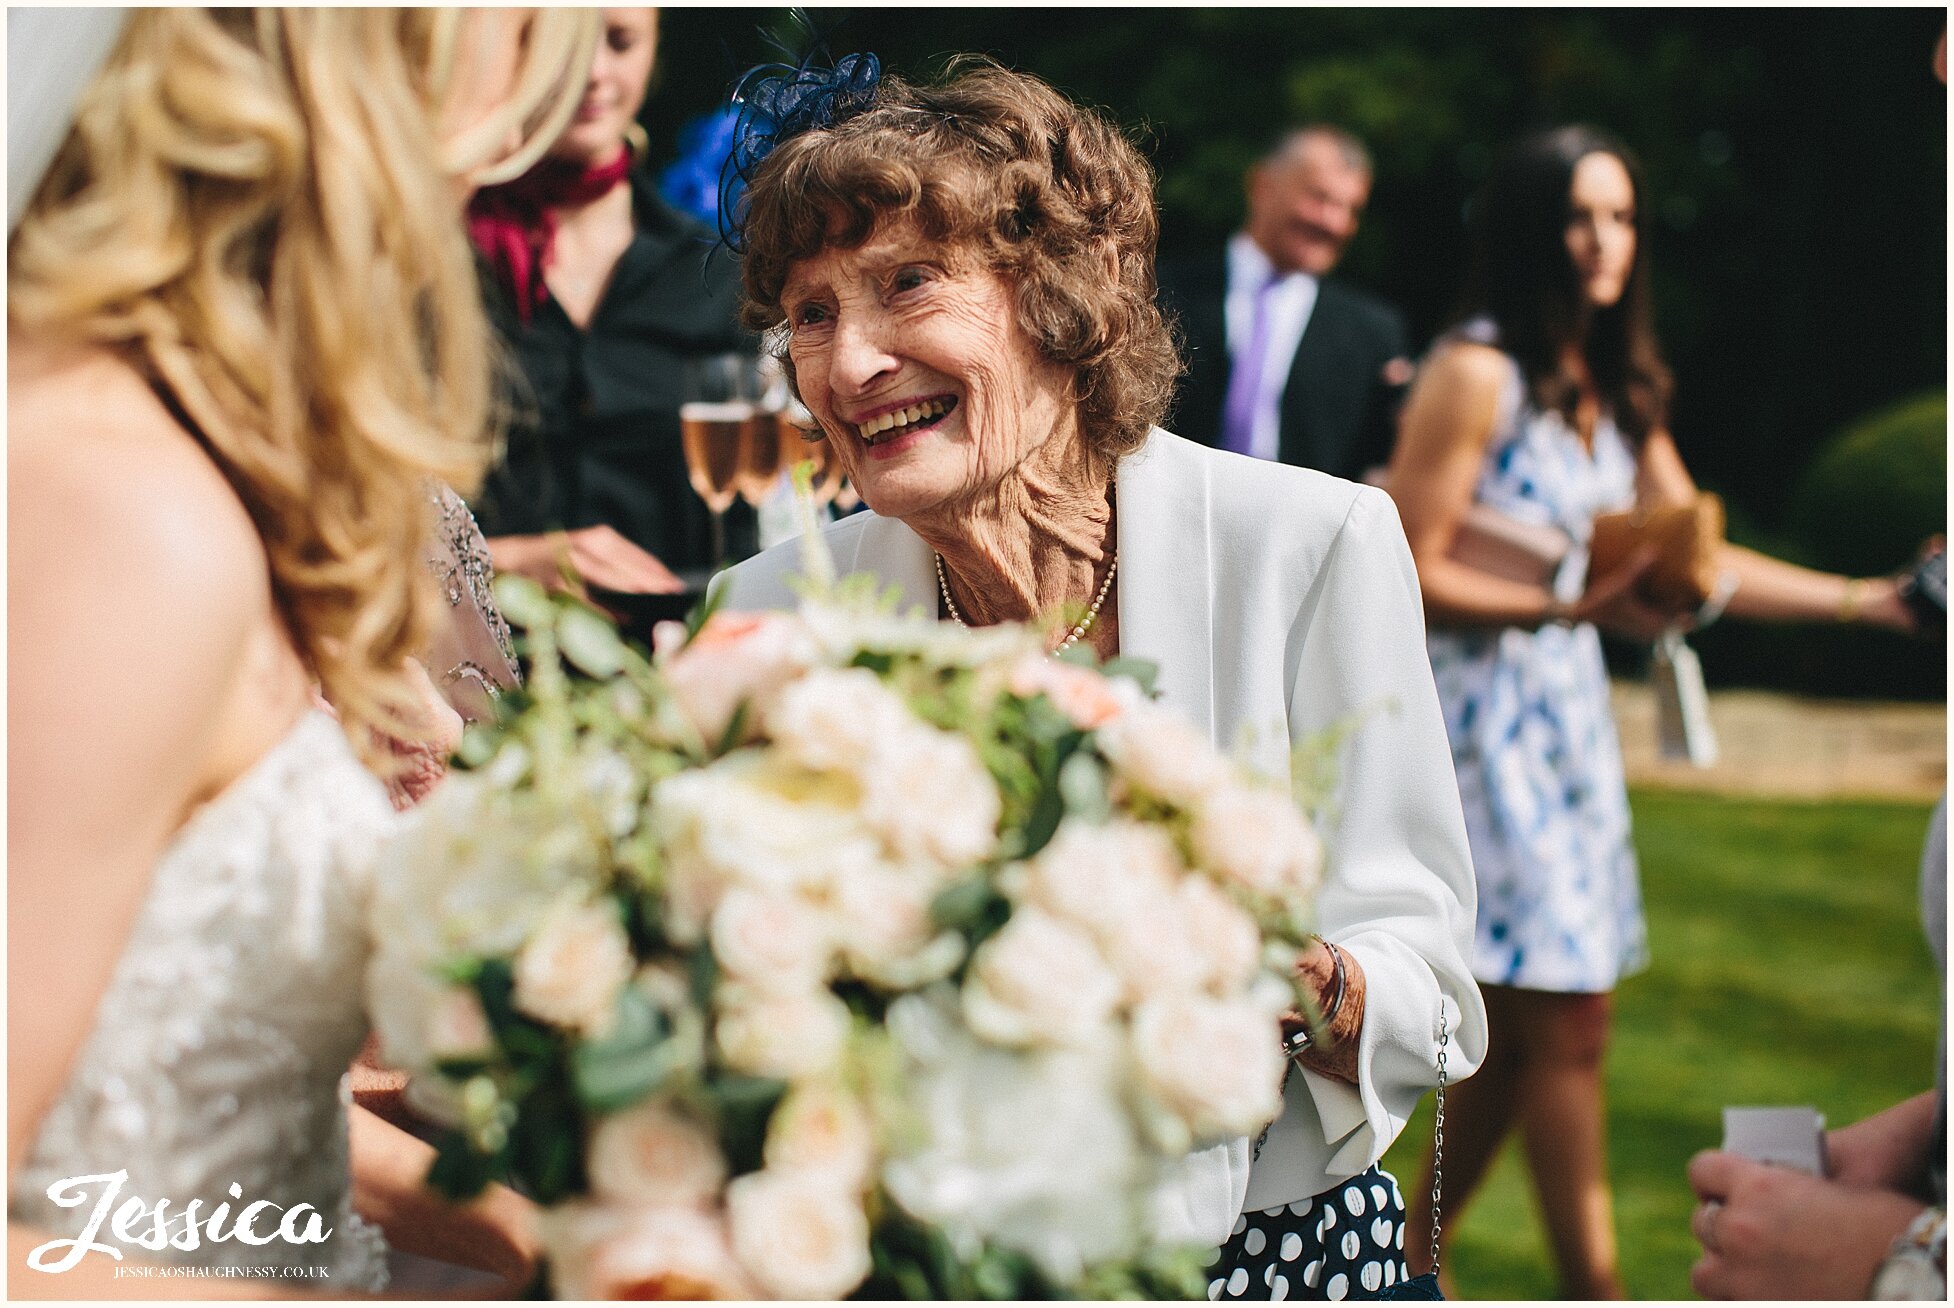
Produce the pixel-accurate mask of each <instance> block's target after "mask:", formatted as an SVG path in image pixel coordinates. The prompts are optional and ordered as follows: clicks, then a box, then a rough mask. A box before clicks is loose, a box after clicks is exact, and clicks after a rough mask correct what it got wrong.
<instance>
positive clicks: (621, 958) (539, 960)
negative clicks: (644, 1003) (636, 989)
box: [515, 899, 635, 1035]
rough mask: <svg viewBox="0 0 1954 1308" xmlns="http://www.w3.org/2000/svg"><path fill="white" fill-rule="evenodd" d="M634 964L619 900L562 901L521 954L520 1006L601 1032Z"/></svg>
mask: <svg viewBox="0 0 1954 1308" xmlns="http://www.w3.org/2000/svg"><path fill="white" fill-rule="evenodd" d="M634 965H635V964H634V961H633V959H632V957H631V941H630V938H629V937H627V936H626V935H625V934H624V928H623V926H622V925H620V924H619V922H618V920H617V910H616V908H615V907H614V906H613V905H611V904H610V903H608V902H603V903H595V904H591V903H584V902H581V901H580V900H574V899H565V900H562V901H560V902H559V903H558V904H557V906H556V907H555V908H553V909H551V911H550V912H549V914H548V915H547V916H546V917H544V919H543V922H542V925H541V926H539V927H538V928H537V930H536V934H535V935H533V936H531V937H530V938H529V941H528V943H527V944H525V945H523V947H522V952H521V953H520V954H518V955H516V969H515V972H516V987H515V1002H516V1007H517V1008H519V1009H521V1010H522V1011H523V1012H525V1013H527V1014H529V1015H530V1016H531V1017H535V1018H540V1019H541V1020H542V1021H545V1022H549V1023H551V1024H552V1025H555V1026H560V1027H566V1028H570V1029H573V1030H577V1031H581V1032H582V1033H584V1034H585V1035H601V1034H603V1032H604V1031H605V1030H607V1029H608V1028H609V1026H610V1023H611V1018H612V1016H613V1013H612V1009H613V1006H614V1005H615V1004H616V1003H617V993H618V991H619V990H620V989H622V988H623V986H624V983H625V982H626V981H629V980H630V979H631V972H632V969H633V967H634Z"/></svg>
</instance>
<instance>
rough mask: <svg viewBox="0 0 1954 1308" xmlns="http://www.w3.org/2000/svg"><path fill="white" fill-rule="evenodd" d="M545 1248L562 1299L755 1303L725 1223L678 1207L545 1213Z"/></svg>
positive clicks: (595, 1207) (566, 1207)
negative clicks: (749, 1301) (685, 1300)
mask: <svg viewBox="0 0 1954 1308" xmlns="http://www.w3.org/2000/svg"><path fill="white" fill-rule="evenodd" d="M541 1226H542V1235H543V1245H544V1248H545V1249H547V1250H548V1251H549V1256H550V1275H551V1278H552V1280H553V1281H554V1284H553V1286H552V1288H553V1289H554V1290H555V1291H556V1295H557V1297H558V1298H559V1299H565V1300H570V1301H577V1300H592V1299H599V1300H623V1299H681V1300H683V1299H754V1298H757V1297H759V1294H758V1291H759V1287H758V1286H756V1285H755V1284H754V1283H753V1279H752V1278H751V1277H749V1276H748V1275H747V1274H746V1270H745V1269H744V1268H742V1267H741V1266H740V1264H739V1261H738V1260H737V1259H736V1258H735V1257H734V1256H733V1248H732V1241H731V1240H730V1238H729V1236H728V1232H727V1229H726V1222H725V1219H724V1218H723V1217H722V1216H720V1215H719V1214H718V1213H715V1212H710V1211H707V1210H704V1209H701V1208H696V1207H691V1206H686V1205H679V1204H656V1205H648V1206H643V1207H640V1206H620V1205H614V1204H592V1203H569V1204H562V1205H559V1206H557V1207H555V1208H549V1209H545V1210H544V1211H543V1215H542V1219H541Z"/></svg>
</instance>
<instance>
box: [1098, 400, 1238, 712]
mask: <svg viewBox="0 0 1954 1308" xmlns="http://www.w3.org/2000/svg"><path fill="white" fill-rule="evenodd" d="M1197 453H1198V450H1197V448H1196V447H1195V446H1193V445H1190V444H1188V443H1187V442H1185V441H1182V440H1179V439H1177V438H1175V437H1173V436H1170V435H1168V434H1167V433H1166V432H1164V431H1161V430H1160V429H1159V428H1157V427H1156V428H1155V429H1154V430H1153V433H1152V434H1151V435H1150V436H1148V438H1147V443H1146V444H1145V445H1144V446H1142V447H1141V448H1140V449H1139V450H1138V451H1136V452H1134V453H1133V454H1130V455H1128V456H1127V457H1126V458H1124V459H1122V460H1120V464H1119V472H1118V486H1119V553H1120V569H1119V633H1120V654H1121V655H1122V656H1124V657H1128V658H1138V659H1146V660H1147V661H1149V662H1151V663H1154V664H1156V665H1158V667H1159V669H1160V679H1159V682H1158V683H1157V684H1158V686H1159V689H1160V692H1161V697H1162V698H1163V699H1165V700H1166V701H1167V702H1168V703H1169V704H1172V705H1174V706H1175V707H1177V708H1179V709H1180V710H1181V711H1182V712H1184V713H1186V714H1188V715H1189V716H1190V717H1192V718H1193V719H1194V721H1195V723H1196V724H1197V725H1198V726H1200V727H1201V729H1202V730H1203V731H1206V732H1208V733H1209V734H1210V735H1212V733H1213V730H1214V723H1215V705H1214V675H1213V674H1214V668H1213V657H1214V612H1213V599H1214V590H1213V568H1212V562H1211V559H1210V549H1211V541H1210V538H1209V537H1210V522H1211V513H1212V498H1211V487H1210V484H1209V480H1208V476H1209V472H1210V467H1209V463H1210V461H1209V460H1207V459H1203V458H1196V457H1190V456H1192V455H1195V454H1197Z"/></svg>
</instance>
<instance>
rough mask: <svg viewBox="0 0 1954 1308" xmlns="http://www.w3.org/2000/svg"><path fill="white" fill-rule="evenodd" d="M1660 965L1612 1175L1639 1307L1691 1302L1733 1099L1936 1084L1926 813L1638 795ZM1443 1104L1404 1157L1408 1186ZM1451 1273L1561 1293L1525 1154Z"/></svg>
mask: <svg viewBox="0 0 1954 1308" xmlns="http://www.w3.org/2000/svg"><path fill="white" fill-rule="evenodd" d="M1632 798H1633V805H1634V812H1635V824H1636V826H1635V830H1636V845H1637V847H1638V849H1639V851H1640V854H1641V861H1642V887H1643V895H1644V900H1645V906H1646V909H1647V912H1648V917H1649V934H1650V949H1651V952H1652V954H1653V956H1654V962H1653V964H1652V966H1651V967H1650V968H1649V970H1648V971H1646V972H1643V973H1641V974H1640V975H1638V976H1635V977H1632V978H1630V979H1629V980H1628V981H1626V982H1624V983H1623V985H1622V986H1621V988H1620V990H1618V991H1617V992H1616V1001H1617V1007H1616V1027H1615V1041H1614V1046H1613V1049H1612V1051H1611V1053H1610V1055H1609V1063H1608V1098H1609V1104H1608V1116H1609V1163H1610V1169H1609V1170H1610V1174H1611V1176H1612V1178H1613V1182H1614V1191H1615V1220H1616V1227H1617V1231H1618V1235H1619V1239H1620V1245H1621V1258H1622V1270H1623V1276H1624V1279H1625V1280H1626V1282H1627V1285H1628V1290H1629V1293H1630V1294H1631V1295H1632V1296H1633V1297H1635V1298H1638V1299H1683V1298H1690V1297H1693V1296H1692V1294H1691V1291H1690V1288H1689V1269H1690V1265H1691V1264H1692V1263H1693V1262H1694V1261H1695V1260H1696V1256H1697V1248H1696V1243H1695V1241H1694V1240H1692V1239H1691V1238H1690V1234H1689V1213H1690V1208H1691V1207H1692V1204H1693V1199H1692V1196H1691V1194H1690V1191H1689V1186H1688V1184H1687V1182H1686V1181H1685V1179H1684V1176H1683V1169H1684V1166H1685V1164H1686V1163H1687V1162H1688V1160H1689V1157H1690V1155H1691V1154H1693V1153H1695V1152H1696V1151H1697V1150H1698V1149H1703V1148H1707V1147H1712V1146H1714V1145H1716V1144H1717V1143H1718V1141H1719V1140H1720V1138H1721V1136H1722V1116H1721V1110H1722V1108H1723V1106H1724V1105H1726V1104H1807V1103H1808V1104H1813V1105H1816V1106H1817V1108H1818V1110H1819V1111H1820V1112H1822V1113H1824V1114H1825V1115H1826V1119H1827V1121H1828V1122H1829V1123H1830V1124H1831V1125H1834V1126H1839V1125H1844V1124H1845V1123H1847V1122H1852V1121H1856V1120H1858V1119H1859V1118H1861V1117H1864V1116H1866V1115H1867V1114H1868V1113H1872V1112H1875V1111H1877V1110H1879V1109H1881V1108H1884V1107H1886V1106H1887V1105H1889V1104H1891V1103H1894V1102H1896V1101H1898V1100H1900V1099H1903V1098H1906V1097H1907V1096H1909V1095H1912V1094H1915V1093H1917V1092H1918V1091H1920V1090H1924V1089H1927V1088H1929V1087H1931V1086H1932V1084H1933V1059H1934V1051H1935V1040H1936V1033H1937V1032H1938V1030H1939V1023H1940V994H1941V991H1942V982H1941V979H1940V978H1939V976H1938V975H1937V974H1936V972H1935V970H1934V964H1933V959H1932V956H1931V955H1930V954H1929V953H1928V950H1927V946H1926V941H1925V938H1924V937H1923V936H1922V935H1921V931H1920V910H1919V899H1918V887H1919V867H1920V847H1921V842H1922V841H1923V840H1924V839H1925V836H1926V829H1927V818H1928V813H1929V810H1928V809H1927V808H1926V807H1923V806H1918V805H1912V804H1885V803H1852V804H1842V803H1819V804H1810V803H1773V802H1763V801H1754V800H1738V799H1725V798H1720V797H1717V796H1710V795H1696V794H1677V793H1670V792H1662V791H1638V792H1637V793H1635V794H1634V796H1633V797H1632ZM1430 1141H1431V1104H1430V1100H1429V1099H1428V1100H1427V1101H1426V1103H1425V1105H1424V1107H1423V1108H1421V1109H1420V1111H1419V1115H1418V1117H1417V1118H1416V1119H1414V1120H1413V1122H1412V1123H1411V1125H1410V1126H1408V1127H1407V1128H1406V1129H1405V1132H1404V1134H1403V1136H1402V1137H1400V1139H1399V1141H1398V1143H1397V1144H1396V1145H1395V1146H1394V1147H1393V1148H1392V1150H1391V1152H1390V1154H1389V1155H1388V1156H1387V1158H1386V1166H1387V1167H1389V1168H1390V1169H1391V1170H1393V1171H1394V1172H1395V1173H1396V1174H1397V1176H1398V1178H1399V1179H1400V1180H1401V1181H1402V1182H1403V1183H1404V1186H1405V1189H1406V1190H1407V1191H1409V1190H1410V1189H1411V1188H1412V1186H1414V1185H1415V1184H1416V1183H1417V1180H1418V1177H1419V1175H1420V1172H1421V1167H1422V1161H1421V1159H1422V1154H1423V1152H1424V1150H1426V1149H1427V1148H1428V1147H1429V1144H1430ZM1447 1208H1448V1213H1447V1216H1448V1223H1447V1225H1448V1227H1449V1228H1450V1229H1452V1230H1453V1232H1454V1237H1455V1238H1454V1241H1453V1243H1452V1246H1451V1250H1452V1251H1451V1255H1450V1257H1451V1264H1452V1271H1453V1275H1454V1277H1455V1278H1456V1283H1457V1286H1458V1291H1459V1294H1460V1295H1461V1296H1462V1297H1465V1298H1472V1299H1547V1298H1553V1297H1555V1295H1556V1285H1555V1280H1554V1273H1553V1269H1552V1264H1551V1262H1550V1260H1549V1257H1548V1254H1547V1246H1546V1240H1545V1237H1544V1235H1543V1233H1542V1231H1541V1227H1540V1219H1539V1215H1538V1213H1537V1212H1536V1211H1535V1206H1534V1200H1533V1195H1532V1190H1531V1186H1530V1183H1529V1181H1528V1180H1527V1177H1526V1170H1525V1166H1524V1164H1523V1163H1522V1161H1521V1158H1520V1156H1519V1152H1518V1149H1517V1148H1516V1147H1515V1146H1514V1145H1513V1144H1512V1143H1510V1142H1509V1145H1508V1147H1507V1150H1506V1152H1505V1154H1503V1155H1502V1157H1501V1158H1500V1160H1499V1162H1498V1163H1497V1164H1496V1165H1495V1167H1494V1169H1493V1171H1492V1172H1491V1174H1490V1175H1489V1176H1488V1177H1487V1179H1486V1181H1485V1184H1484V1185H1483V1186H1482V1187H1481V1188H1480V1191H1479V1193H1478V1194H1476V1195H1475V1196H1474V1197H1473V1202H1472V1205H1471V1207H1470V1209H1469V1210H1468V1211H1467V1212H1466V1213H1465V1214H1464V1216H1463V1218H1462V1220H1451V1213H1450V1209H1451V1205H1450V1204H1449V1203H1448V1205H1447Z"/></svg>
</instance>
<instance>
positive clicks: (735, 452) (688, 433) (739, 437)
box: [678, 353, 759, 570]
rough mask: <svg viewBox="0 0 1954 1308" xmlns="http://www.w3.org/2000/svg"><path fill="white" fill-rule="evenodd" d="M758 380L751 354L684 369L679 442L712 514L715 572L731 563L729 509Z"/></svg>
mask: <svg viewBox="0 0 1954 1308" xmlns="http://www.w3.org/2000/svg"><path fill="white" fill-rule="evenodd" d="M757 381H758V378H757V360H755V359H754V358H753V357H752V356H751V355H745V354H739V353H727V354H710V355H705V356H702V357H700V358H697V359H690V360H688V361H687V362H686V365H685V401H684V403H682V404H680V405H679V410H678V424H679V437H680V440H681V441H682V443H683V445H684V449H685V471H686V474H687V476H689V477H690V478H691V481H692V489H693V490H694V491H696V492H697V493H698V496H699V498H700V499H701V500H704V501H705V505H706V509H707V510H708V512H710V513H711V515H712V566H713V568H714V569H715V570H716V569H718V568H720V567H721V566H723V565H724V564H725V562H726V510H728V509H730V508H732V507H733V500H734V499H735V498H736V497H737V495H738V493H739V484H740V469H741V466H742V465H743V463H744V462H745V458H746V447H747V445H748V443H749V441H750V440H751V433H752V431H753V429H754V426H755V425H756V424H755V420H756V418H757V416H758V414H759V408H758V404H757V400H758V395H759V391H758V387H757Z"/></svg>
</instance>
